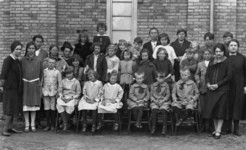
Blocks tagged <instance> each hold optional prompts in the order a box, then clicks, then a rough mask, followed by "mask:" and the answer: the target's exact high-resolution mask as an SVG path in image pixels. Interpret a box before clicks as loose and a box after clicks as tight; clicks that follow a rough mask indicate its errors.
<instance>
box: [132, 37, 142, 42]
mask: <svg viewBox="0 0 246 150" xmlns="http://www.w3.org/2000/svg"><path fill="white" fill-rule="evenodd" d="M134 42H136V43H138V44H143V39H141V38H140V37H136V38H135V39H134Z"/></svg>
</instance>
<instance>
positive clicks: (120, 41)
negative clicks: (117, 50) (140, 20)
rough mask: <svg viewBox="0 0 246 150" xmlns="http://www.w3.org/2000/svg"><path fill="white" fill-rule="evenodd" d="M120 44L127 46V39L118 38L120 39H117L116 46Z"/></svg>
mask: <svg viewBox="0 0 246 150" xmlns="http://www.w3.org/2000/svg"><path fill="white" fill-rule="evenodd" d="M120 45H124V46H126V47H128V43H127V41H126V40H124V39H120V40H119V43H118V46H120Z"/></svg>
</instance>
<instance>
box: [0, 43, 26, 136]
mask: <svg viewBox="0 0 246 150" xmlns="http://www.w3.org/2000/svg"><path fill="white" fill-rule="evenodd" d="M10 48H11V52H12V53H11V54H10V56H8V57H7V58H5V59H4V62H3V66H2V72H1V76H0V86H1V90H2V87H3V90H4V91H3V113H4V115H5V116H6V120H5V123H4V127H3V132H2V135H4V136H10V133H11V132H12V133H20V132H21V131H18V130H16V129H14V128H13V116H17V115H19V114H20V113H21V112H22V85H23V84H22V70H21V63H20V61H19V59H18V57H19V56H20V55H21V50H22V44H21V43H20V42H19V41H14V42H13V43H12V44H11V47H10Z"/></svg>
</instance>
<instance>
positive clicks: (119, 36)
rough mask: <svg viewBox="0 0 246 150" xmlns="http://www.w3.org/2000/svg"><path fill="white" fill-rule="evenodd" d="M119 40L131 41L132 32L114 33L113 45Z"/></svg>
mask: <svg viewBox="0 0 246 150" xmlns="http://www.w3.org/2000/svg"><path fill="white" fill-rule="evenodd" d="M119 39H124V40H126V41H127V42H128V41H131V31H113V39H112V41H113V43H116V42H118V41H119Z"/></svg>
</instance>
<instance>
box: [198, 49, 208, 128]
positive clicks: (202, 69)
mask: <svg viewBox="0 0 246 150" xmlns="http://www.w3.org/2000/svg"><path fill="white" fill-rule="evenodd" d="M210 58H211V51H210V49H209V48H208V49H204V51H203V61H202V62H199V63H198V66H197V70H196V74H195V79H196V84H197V87H198V89H199V91H200V98H199V105H198V111H199V113H200V114H201V113H202V111H203V106H204V101H205V97H206V93H207V84H206V82H205V74H206V72H207V67H208V64H209V61H210ZM201 125H202V128H201V129H204V127H205V126H206V119H203V120H202V123H201Z"/></svg>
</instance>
